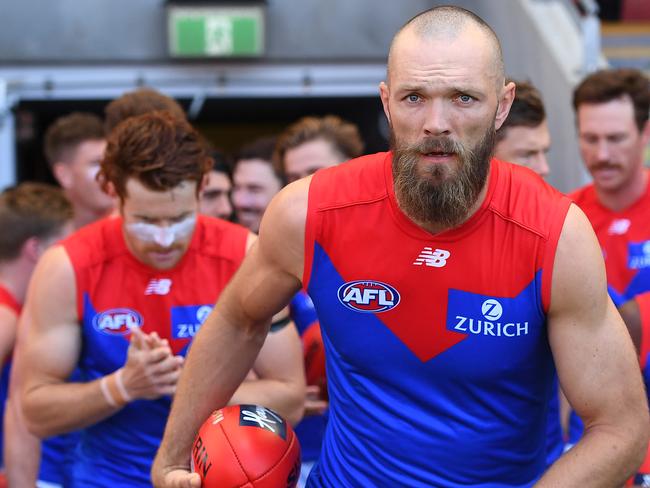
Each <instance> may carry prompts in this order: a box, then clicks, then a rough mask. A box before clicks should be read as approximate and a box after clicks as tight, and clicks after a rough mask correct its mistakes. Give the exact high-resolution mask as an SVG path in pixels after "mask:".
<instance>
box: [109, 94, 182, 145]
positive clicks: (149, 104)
mask: <svg viewBox="0 0 650 488" xmlns="http://www.w3.org/2000/svg"><path fill="white" fill-rule="evenodd" d="M158 110H166V111H168V112H169V113H171V114H172V115H173V116H174V117H178V118H180V119H185V118H186V117H185V111H184V110H183V107H181V105H180V104H179V103H178V102H177V101H176V100H174V99H173V98H171V97H168V96H167V95H164V94H162V93H160V92H159V91H157V90H154V89H153V88H138V89H137V90H133V91H130V92H126V93H124V94H122V95H121V96H120V97H118V98H116V99H115V100H113V101H112V102H110V103H109V104H108V105H106V107H105V108H104V128H105V130H106V134H110V133H111V131H112V130H113V129H114V128H115V127H116V126H117V125H118V124H119V123H120V122H122V121H124V120H126V119H128V118H129V117H134V116H136V115H142V114H147V113H150V112H156V111H158Z"/></svg>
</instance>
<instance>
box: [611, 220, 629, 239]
mask: <svg viewBox="0 0 650 488" xmlns="http://www.w3.org/2000/svg"><path fill="white" fill-rule="evenodd" d="M631 223H632V222H630V220H629V219H617V220H614V221H613V222H612V224H611V225H610V226H609V229H608V230H607V232H608V233H609V235H610V236H617V235H618V236H622V235H623V234H625V233H627V230H628V229H629V228H630V224H631Z"/></svg>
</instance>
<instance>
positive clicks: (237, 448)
mask: <svg viewBox="0 0 650 488" xmlns="http://www.w3.org/2000/svg"><path fill="white" fill-rule="evenodd" d="M192 470H193V471H195V472H197V473H199V475H200V476H201V481H202V486H203V487H204V488H235V487H237V488H285V487H286V488H294V487H295V486H296V483H297V482H298V477H299V475H300V444H299V443H298V438H297V437H296V435H295V433H294V432H293V429H292V428H291V425H289V424H288V423H287V422H286V421H285V420H284V419H283V418H282V417H280V415H278V414H277V413H275V412H274V411H273V410H270V409H268V408H265V407H260V406H259V405H231V406H229V407H225V408H222V409H221V410H217V411H215V412H212V414H211V415H210V417H208V419H207V420H206V421H205V422H204V423H203V425H202V426H201V428H200V429H199V433H198V435H197V436H196V439H195V440H194V444H193V446H192Z"/></svg>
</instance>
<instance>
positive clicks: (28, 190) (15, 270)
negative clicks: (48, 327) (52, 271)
mask: <svg viewBox="0 0 650 488" xmlns="http://www.w3.org/2000/svg"><path fill="white" fill-rule="evenodd" d="M72 217H73V209H72V206H71V205H70V202H69V201H68V200H67V199H66V198H65V196H64V195H63V192H62V191H61V189H60V188H56V187H53V186H50V185H47V184H44V183H29V182H27V183H21V184H20V185H18V186H16V187H13V188H9V189H6V190H4V191H3V192H2V194H0V228H2V229H4V231H3V232H1V233H0V364H1V365H2V377H1V379H0V413H2V418H3V419H4V429H3V432H2V434H3V435H2V437H0V442H2V440H3V438H5V437H6V439H7V441H6V442H4V445H3V449H0V452H2V453H3V459H4V461H5V463H4V464H5V467H6V468H7V469H6V474H7V481H8V482H9V486H12V487H13V486H17V487H18V486H35V485H36V484H37V480H36V478H37V477H36V470H32V477H31V478H30V479H24V478H22V477H20V476H19V473H20V472H21V471H22V470H21V466H20V464H21V463H28V464H29V462H30V456H25V455H23V454H24V453H22V452H20V451H19V452H18V453H16V452H14V451H13V450H12V448H13V447H14V444H12V442H11V440H12V439H13V438H14V436H15V429H16V428H19V427H20V426H18V425H17V424H16V423H15V422H13V421H12V419H13V418H14V417H13V416H12V415H7V417H6V418H5V417H4V412H5V408H6V409H7V410H9V409H11V408H12V403H11V402H9V401H8V402H7V404H6V407H5V400H7V395H8V392H9V371H10V360H11V355H12V352H13V349H14V345H15V341H16V335H17V325H18V316H19V314H20V311H21V308H22V306H23V303H24V301H25V294H26V292H27V284H28V283H29V279H30V277H31V275H32V271H33V270H34V267H35V266H36V262H37V261H38V259H39V257H40V256H41V255H42V254H43V252H44V251H45V250H46V249H47V248H48V247H49V246H51V245H52V244H53V243H55V242H56V241H58V240H60V239H62V238H63V237H65V236H66V235H67V234H69V233H70V232H71V231H72ZM29 454H31V453H29Z"/></svg>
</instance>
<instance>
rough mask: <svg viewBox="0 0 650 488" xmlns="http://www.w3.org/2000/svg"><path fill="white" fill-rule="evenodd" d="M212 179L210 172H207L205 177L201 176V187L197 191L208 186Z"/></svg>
mask: <svg viewBox="0 0 650 488" xmlns="http://www.w3.org/2000/svg"><path fill="white" fill-rule="evenodd" d="M209 181H210V173H209V172H208V173H205V174H204V175H203V177H202V178H201V181H200V182H199V187H198V189H197V191H198V192H199V193H201V192H202V191H203V189H204V188H205V187H206V186H208V182H209Z"/></svg>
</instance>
